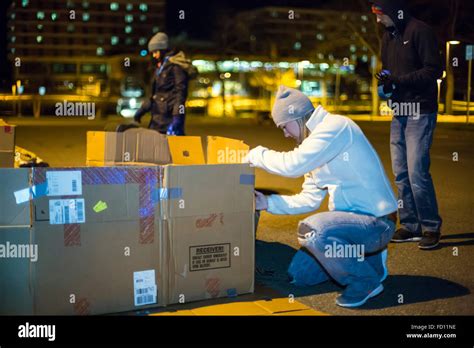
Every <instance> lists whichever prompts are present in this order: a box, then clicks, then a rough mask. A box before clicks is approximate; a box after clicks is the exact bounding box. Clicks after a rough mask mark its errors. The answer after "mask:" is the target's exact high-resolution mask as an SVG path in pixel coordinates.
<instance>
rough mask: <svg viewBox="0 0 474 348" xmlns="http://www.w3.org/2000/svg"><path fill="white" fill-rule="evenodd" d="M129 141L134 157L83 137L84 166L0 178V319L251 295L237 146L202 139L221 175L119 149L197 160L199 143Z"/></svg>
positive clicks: (246, 185)
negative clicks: (129, 160)
mask: <svg viewBox="0 0 474 348" xmlns="http://www.w3.org/2000/svg"><path fill="white" fill-rule="evenodd" d="M134 132H135V133H136V137H135V140H134V144H135V146H129V145H124V139H127V140H125V142H127V141H128V139H133V137H134V136H130V135H127V133H128V132H126V133H124V134H121V135H120V134H114V133H110V134H107V133H105V132H101V133H103V134H100V133H98V132H94V133H92V134H91V133H90V134H88V150H87V154H88V164H90V165H93V166H89V167H78V168H20V169H0V206H1V209H0V277H1V278H2V282H0V314H66V315H81V314H103V313H116V312H124V311H130V310H139V309H146V308H150V307H156V306H166V305H168V304H174V303H187V302H190V301H196V300H201V299H209V298H216V297H223V296H236V295H238V294H243V293H249V292H253V289H254V198H253V197H254V194H253V189H254V170H253V168H250V167H249V166H248V165H245V164H238V163H240V161H239V158H236V157H235V156H236V155H237V156H238V154H240V155H242V154H243V153H244V152H243V151H244V150H245V148H246V146H245V144H243V143H242V142H240V141H235V140H231V139H224V138H218V137H209V139H208V144H207V158H208V161H209V159H211V161H214V162H218V161H220V160H222V159H224V160H227V161H226V162H224V163H226V164H188V165H176V164H171V165H163V164H161V165H160V164H156V163H152V164H145V163H140V164H137V163H123V162H124V161H123V157H122V154H121V152H122V151H123V149H127V150H129V151H130V153H131V154H135V156H136V157H133V155H132V157H131V158H133V159H135V160H136V159H138V160H139V161H141V162H146V161H144V160H143V159H148V160H152V159H153V161H157V162H162V163H163V162H167V161H168V163H169V162H170V161H171V158H172V159H173V162H174V160H175V159H176V161H178V162H183V161H184V162H186V161H191V162H194V161H196V162H200V161H202V158H204V151H203V150H202V146H201V144H200V138H198V137H169V138H168V139H167V138H166V137H164V138H163V137H162V136H161V135H159V134H158V133H156V132H155V133H156V135H155V134H151V133H149V132H148V131H146V132H144V133H148V134H145V135H143V134H141V133H140V131H138V130H137V131H134ZM112 134H114V135H112ZM127 137H128V138H127ZM196 138H197V139H196ZM167 140H170V141H169V147H168V141H167ZM197 140H199V146H198V147H197V148H196V146H197V144H198V143H197ZM165 143H166V144H165ZM157 144H159V145H157ZM229 144H230V145H232V144H234V145H236V147H235V148H233V149H229ZM224 145H225V146H224ZM157 146H160V147H164V148H165V149H166V151H165V150H163V149H157ZM223 146H224V147H225V148H224V147H223ZM120 147H121V148H122V150H121V151H118V150H117V148H120ZM92 148H94V149H95V150H93V149H92ZM147 148H149V150H150V151H152V152H153V154H150V153H146V152H147V151H146V150H145V149H147ZM140 151H141V152H140ZM222 151H224V153H223V152H222ZM236 151H237V152H236ZM239 151H240V152H239ZM127 152H128V151H127ZM137 154H138V155H137ZM229 154H230V155H229ZM232 154H233V156H234V159H235V161H234V162H235V163H234V164H229V162H232ZM147 156H149V157H147ZM190 158H191V159H190ZM100 161H104V162H112V163H110V164H114V165H109V166H104V165H102V164H100V163H98V162H100ZM115 164H117V165H115ZM99 165H100V166H99Z"/></svg>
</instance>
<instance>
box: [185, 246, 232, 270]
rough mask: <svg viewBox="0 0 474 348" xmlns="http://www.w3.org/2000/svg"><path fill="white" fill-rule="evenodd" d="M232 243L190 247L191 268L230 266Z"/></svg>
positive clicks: (207, 268) (205, 268)
mask: <svg viewBox="0 0 474 348" xmlns="http://www.w3.org/2000/svg"><path fill="white" fill-rule="evenodd" d="M230 260H231V257H230V243H223V244H210V245H195V246H190V247H189V265H190V266H189V270H190V271H191V272H194V271H203V270H210V269H218V268H229V267H230Z"/></svg>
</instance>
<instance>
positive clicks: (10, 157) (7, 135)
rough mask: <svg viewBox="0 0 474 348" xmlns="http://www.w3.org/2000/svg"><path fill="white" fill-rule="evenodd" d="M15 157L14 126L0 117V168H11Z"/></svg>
mask: <svg viewBox="0 0 474 348" xmlns="http://www.w3.org/2000/svg"><path fill="white" fill-rule="evenodd" d="M14 158H15V126H13V125H9V124H7V123H6V122H5V121H3V120H2V119H0V168H1V167H4V168H5V167H6V168H13V166H14V163H15V162H14Z"/></svg>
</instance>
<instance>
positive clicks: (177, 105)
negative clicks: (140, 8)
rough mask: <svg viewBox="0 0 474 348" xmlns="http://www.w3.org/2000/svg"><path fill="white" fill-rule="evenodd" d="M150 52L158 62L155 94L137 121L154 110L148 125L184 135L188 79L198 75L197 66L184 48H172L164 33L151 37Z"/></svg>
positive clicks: (142, 109)
mask: <svg viewBox="0 0 474 348" xmlns="http://www.w3.org/2000/svg"><path fill="white" fill-rule="evenodd" d="M148 51H149V52H150V53H151V54H152V56H153V59H154V64H155V65H156V70H155V72H154V76H153V84H152V96H151V98H150V99H149V100H147V101H145V102H144V103H143V105H142V106H141V107H140V109H139V110H137V112H136V113H135V116H134V120H135V121H136V122H138V123H139V122H140V120H141V118H142V116H143V115H144V114H146V113H147V112H151V121H150V124H149V125H148V128H150V129H155V130H157V131H158V132H160V133H162V134H167V135H184V121H185V115H186V113H185V111H186V109H185V103H186V98H187V94H188V82H189V79H190V77H193V76H194V75H195V74H196V72H197V71H196V68H195V67H194V66H193V65H192V64H191V61H190V60H188V59H187V58H186V57H185V55H184V53H183V52H182V51H179V52H177V51H176V50H175V49H169V45H168V36H167V35H166V34H165V33H161V32H160V33H157V34H156V35H155V36H153V37H152V38H151V40H150V41H149V43H148Z"/></svg>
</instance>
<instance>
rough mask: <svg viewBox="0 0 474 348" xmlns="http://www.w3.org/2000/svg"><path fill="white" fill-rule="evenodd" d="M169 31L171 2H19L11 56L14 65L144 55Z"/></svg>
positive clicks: (13, 15) (12, 20)
mask: <svg viewBox="0 0 474 348" xmlns="http://www.w3.org/2000/svg"><path fill="white" fill-rule="evenodd" d="M164 26H165V0H138V1H136V0H133V1H132V0H115V1H109V0H14V1H13V2H12V4H11V6H10V8H9V10H8V42H9V43H8V53H9V58H10V60H12V58H13V57H25V56H30V57H33V56H34V57H45V56H50V57H77V56H80V57H83V56H86V57H91V56H110V55H113V54H121V53H133V54H140V51H142V50H143V49H146V47H147V43H148V40H149V38H150V37H151V36H152V34H153V33H156V32H158V31H160V30H164Z"/></svg>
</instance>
